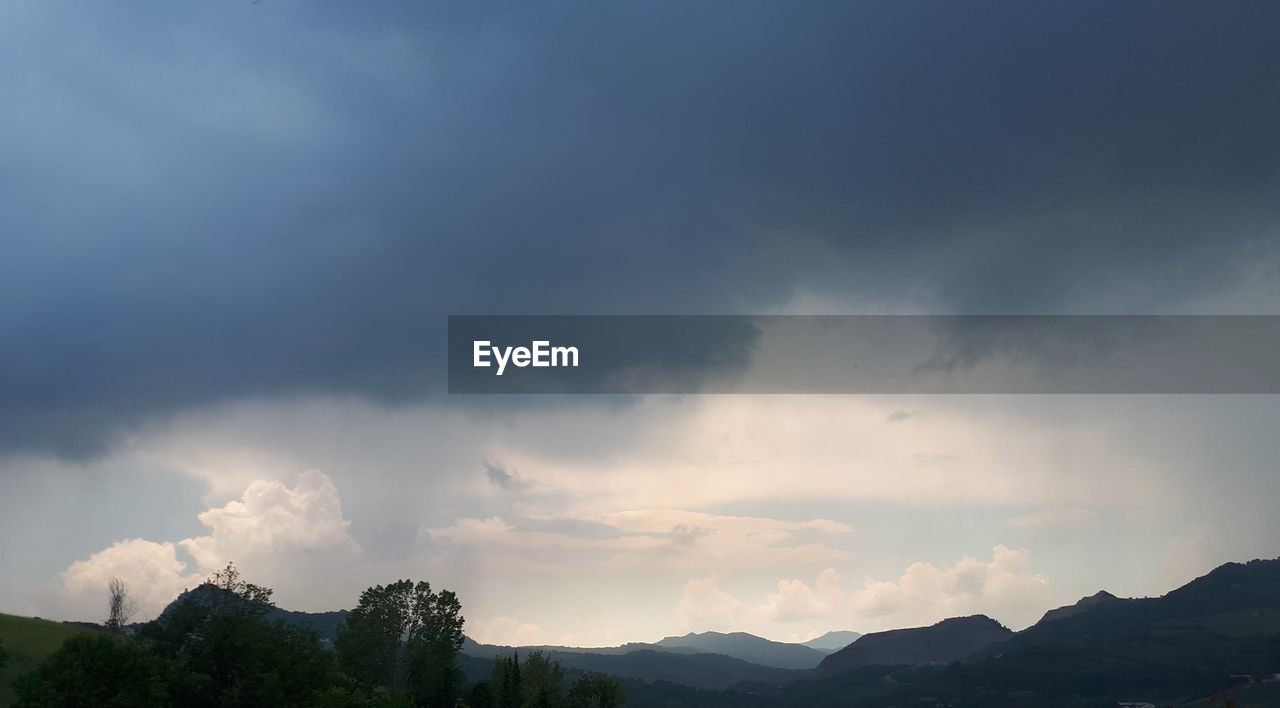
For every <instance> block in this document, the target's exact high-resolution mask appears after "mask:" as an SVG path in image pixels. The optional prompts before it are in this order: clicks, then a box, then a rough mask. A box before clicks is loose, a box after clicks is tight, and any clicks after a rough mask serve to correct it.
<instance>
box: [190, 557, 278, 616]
mask: <svg viewBox="0 0 1280 708" xmlns="http://www.w3.org/2000/svg"><path fill="white" fill-rule="evenodd" d="M205 584H206V585H212V586H213V587H215V588H217V589H219V590H222V591H223V593H222V596H223V597H224V598H226V599H231V598H234V600H239V602H235V601H234V600H232V601H231V602H229V603H226V604H230V605H233V606H234V609H236V610H247V611H249V612H252V613H256V614H266V613H267V612H268V611H269V610H270V609H271V608H273V607H275V606H276V605H275V603H274V602H272V600H271V595H272V594H273V592H274V591H273V590H272V589H271V588H268V587H264V586H261V585H254V584H253V583H250V582H246V581H245V580H243V579H242V578H241V577H240V569H239V568H237V567H236V564H235V563H233V562H228V563H227V566H226V567H225V568H223V569H222V570H219V571H218V572H216V573H214V574H213V575H212V576H211V577H210V578H209V579H208V580H207V581H205Z"/></svg>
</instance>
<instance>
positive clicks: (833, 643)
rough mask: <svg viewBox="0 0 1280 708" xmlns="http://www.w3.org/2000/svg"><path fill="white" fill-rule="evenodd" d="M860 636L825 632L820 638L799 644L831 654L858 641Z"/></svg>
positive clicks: (851, 633) (852, 633)
mask: <svg viewBox="0 0 1280 708" xmlns="http://www.w3.org/2000/svg"><path fill="white" fill-rule="evenodd" d="M861 636H862V635H861V634H858V633H857V632H848V631H835V632H827V633H826V634H824V635H822V636H821V637H815V638H813V639H810V640H809V641H807V642H801V644H803V645H805V646H807V647H809V648H810V649H817V650H818V651H820V652H822V653H824V654H832V653H835V652H838V651H840V650H841V649H844V648H845V647H847V646H849V645H850V644H853V643H854V642H856V641H858V638H859V637H861Z"/></svg>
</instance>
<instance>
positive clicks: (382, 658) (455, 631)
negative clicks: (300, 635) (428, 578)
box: [335, 580, 464, 705]
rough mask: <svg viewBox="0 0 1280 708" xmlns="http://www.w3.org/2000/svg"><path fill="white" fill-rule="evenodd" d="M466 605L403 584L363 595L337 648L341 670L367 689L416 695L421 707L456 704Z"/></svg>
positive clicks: (420, 584) (421, 587)
mask: <svg viewBox="0 0 1280 708" xmlns="http://www.w3.org/2000/svg"><path fill="white" fill-rule="evenodd" d="M461 612H462V605H461V603H460V602H458V596H457V595H455V594H454V593H453V592H451V591H449V590H441V591H440V592H438V593H437V592H433V591H432V590H431V585H430V584H429V583H426V582H418V583H414V582H413V581H410V580H400V581H398V582H394V583H391V584H390V585H385V586H383V585H375V586H374V587H371V588H368V589H367V590H365V591H364V592H362V593H360V601H359V604H358V605H357V606H356V608H355V609H354V610H352V611H351V613H350V614H349V615H348V616H347V619H346V622H345V623H344V626H343V627H342V629H341V630H340V631H339V634H338V638H337V641H336V642H335V646H336V648H337V649H338V655H339V657H340V658H341V661H342V666H343V668H344V669H346V671H347V672H348V673H349V674H350V675H351V676H352V677H353V678H355V679H356V680H357V681H359V682H360V683H362V684H364V685H366V686H384V687H386V688H387V689H388V690H390V691H391V692H392V693H411V694H412V695H413V696H414V699H415V701H417V702H418V703H419V704H420V705H432V704H437V703H443V702H448V701H451V700H453V699H455V698H456V695H454V694H456V693H457V692H458V691H459V689H460V679H459V677H458V669H457V666H456V659H457V654H458V651H459V650H460V649H461V648H462V625H463V622H464V618H463V617H462V614H461Z"/></svg>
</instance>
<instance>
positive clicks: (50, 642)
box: [0, 614, 91, 706]
mask: <svg viewBox="0 0 1280 708" xmlns="http://www.w3.org/2000/svg"><path fill="white" fill-rule="evenodd" d="M87 631H91V630H88V629H85V628H83V627H79V626H76V625H70V624H64V623H62V622H51V621H49V620H42V619H39V618H35V617H15V616H14V615H6V614H0V643H2V644H3V645H4V650H5V652H6V653H7V654H8V655H9V660H8V662H7V663H6V664H5V665H4V667H3V668H0V706H8V705H12V704H13V700H14V695H13V689H12V688H11V686H10V682H11V681H13V679H14V678H15V677H17V676H20V675H22V674H24V673H26V672H28V671H30V670H32V669H34V668H35V667H36V666H37V665H39V664H40V662H42V661H44V659H45V657H47V656H49V655H50V654H52V653H53V652H54V650H56V649H57V648H58V647H60V646H62V642H63V641H64V640H66V639H67V637H71V636H75V635H76V634H79V633H81V632H87Z"/></svg>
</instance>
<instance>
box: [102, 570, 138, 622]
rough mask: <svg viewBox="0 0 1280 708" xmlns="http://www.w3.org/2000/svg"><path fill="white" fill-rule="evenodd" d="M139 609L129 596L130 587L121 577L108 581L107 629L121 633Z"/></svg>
mask: <svg viewBox="0 0 1280 708" xmlns="http://www.w3.org/2000/svg"><path fill="white" fill-rule="evenodd" d="M137 609H138V608H137V606H136V605H135V604H134V603H133V598H131V597H129V587H128V586H127V585H125V584H124V581H123V580H121V579H120V578H112V579H111V581H110V582H109V583H107V629H108V630H110V631H111V632H113V633H116V634H119V633H120V632H121V631H122V630H124V627H125V625H127V624H129V620H131V619H133V615H134V613H136V612H137Z"/></svg>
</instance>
